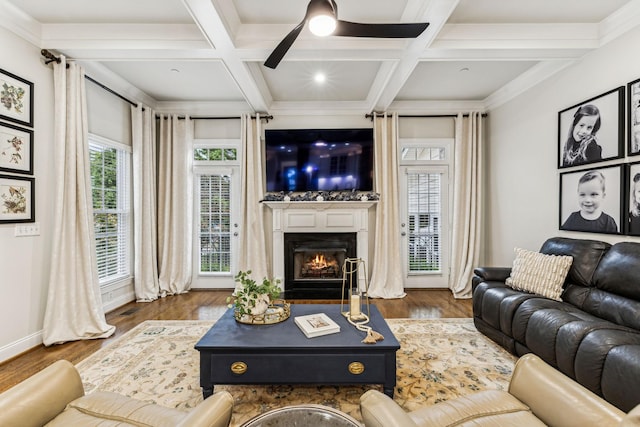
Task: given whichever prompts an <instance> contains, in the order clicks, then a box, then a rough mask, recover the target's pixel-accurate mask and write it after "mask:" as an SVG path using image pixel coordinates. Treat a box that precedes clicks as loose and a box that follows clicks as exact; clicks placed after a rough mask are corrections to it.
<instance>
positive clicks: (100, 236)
mask: <svg viewBox="0 0 640 427" xmlns="http://www.w3.org/2000/svg"><path fill="white" fill-rule="evenodd" d="M89 157H90V173H91V192H92V199H93V224H94V231H95V243H96V259H97V264H98V278H99V280H100V285H105V284H107V283H110V282H113V281H116V280H119V279H124V278H127V277H129V276H130V275H131V242H132V238H131V228H132V227H131V220H132V215H131V149H130V147H127V146H125V145H123V144H119V143H117V142H114V141H110V140H107V139H105V138H101V137H98V136H95V135H90V136H89Z"/></svg>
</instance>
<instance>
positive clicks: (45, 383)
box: [0, 360, 233, 427]
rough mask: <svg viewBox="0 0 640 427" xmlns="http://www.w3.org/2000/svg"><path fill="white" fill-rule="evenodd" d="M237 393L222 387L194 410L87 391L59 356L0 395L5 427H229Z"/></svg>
mask: <svg viewBox="0 0 640 427" xmlns="http://www.w3.org/2000/svg"><path fill="white" fill-rule="evenodd" d="M232 410H233V398H232V397H231V395H230V394H229V393H227V392H218V393H215V394H214V395H213V396H211V397H209V398H208V399H206V400H205V401H204V402H202V403H201V404H199V405H198V406H197V407H196V408H194V409H192V410H191V411H189V412H185V411H180V410H177V409H171V408H165V407H162V406H159V405H154V404H152V403H146V402H143V401H140V400H136V399H131V398H129V397H126V396H122V395H119V394H115V393H109V392H100V391H97V392H93V393H89V394H87V395H85V393H84V388H83V386H82V380H81V379H80V374H78V371H77V370H76V368H75V366H73V365H72V364H71V363H69V362H68V361H66V360H59V361H57V362H55V363H53V364H52V365H50V366H48V367H47V368H45V369H43V370H42V371H40V372H38V373H37V374H35V375H33V376H31V377H30V378H27V379H26V380H24V381H22V382H21V383H19V384H17V385H15V386H14V387H12V388H11V389H9V390H7V391H5V392H4V393H2V394H0V426H3V427H40V426H44V425H46V426H64V427H73V426H82V427H90V426H98V425H99V426H101V427H109V426H138V427H140V426H149V427H151V426H157V427H177V426H180V427H183V426H184V427H186V426H189V427H200V426H202V427H227V426H228V425H229V422H230V421H231V412H232Z"/></svg>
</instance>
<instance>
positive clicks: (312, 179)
mask: <svg viewBox="0 0 640 427" xmlns="http://www.w3.org/2000/svg"><path fill="white" fill-rule="evenodd" d="M265 158H266V161H265V164H266V182H267V188H266V190H267V191H270V192H275V191H285V192H293V191H345V190H358V191H372V190H373V129H291V130H266V131H265Z"/></svg>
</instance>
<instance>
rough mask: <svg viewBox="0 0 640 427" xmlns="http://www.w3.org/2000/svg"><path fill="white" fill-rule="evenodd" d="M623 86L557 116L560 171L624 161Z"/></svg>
mask: <svg viewBox="0 0 640 427" xmlns="http://www.w3.org/2000/svg"><path fill="white" fill-rule="evenodd" d="M624 118H625V116H624V86H620V87H618V88H616V89H613V90H611V91H609V92H607V93H603V94H602V95H598V96H596V97H595V98H591V99H587V100H586V101H583V102H581V103H579V104H576V105H574V106H571V107H569V108H566V109H564V110H562V111H560V112H559V113H558V167H559V168H568V167H573V166H581V165H588V164H591V163H597V162H602V161H605V160H611V159H619V158H622V157H624Z"/></svg>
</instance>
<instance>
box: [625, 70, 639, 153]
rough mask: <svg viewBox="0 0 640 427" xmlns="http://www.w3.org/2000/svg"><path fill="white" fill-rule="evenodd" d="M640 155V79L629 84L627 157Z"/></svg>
mask: <svg viewBox="0 0 640 427" xmlns="http://www.w3.org/2000/svg"><path fill="white" fill-rule="evenodd" d="M637 155H640V79H637V80H634V81H632V82H629V83H627V156H637Z"/></svg>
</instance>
